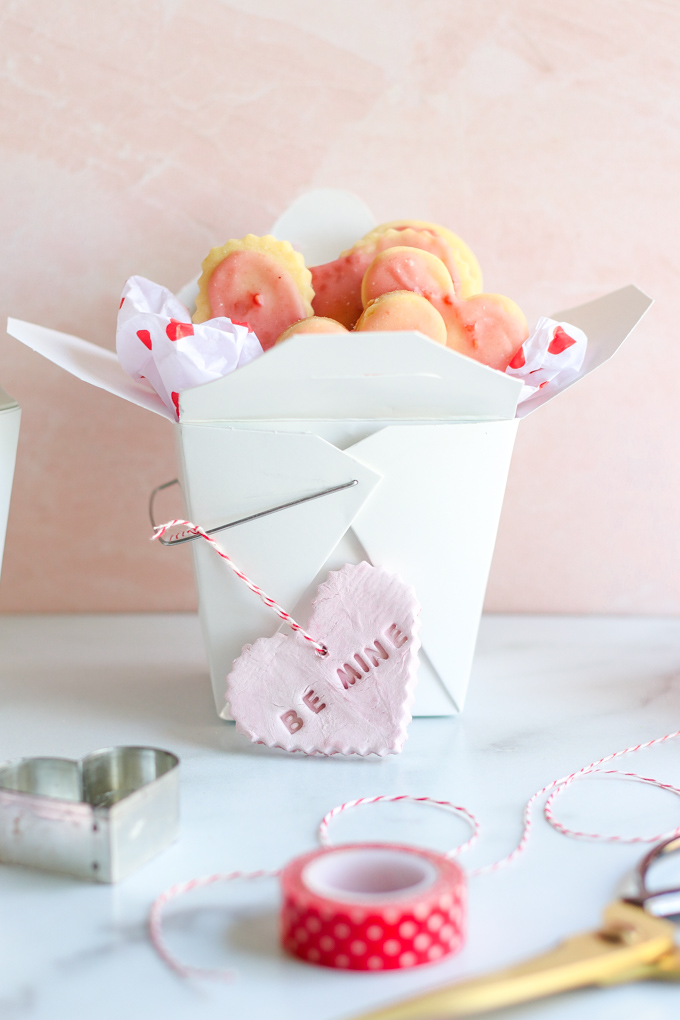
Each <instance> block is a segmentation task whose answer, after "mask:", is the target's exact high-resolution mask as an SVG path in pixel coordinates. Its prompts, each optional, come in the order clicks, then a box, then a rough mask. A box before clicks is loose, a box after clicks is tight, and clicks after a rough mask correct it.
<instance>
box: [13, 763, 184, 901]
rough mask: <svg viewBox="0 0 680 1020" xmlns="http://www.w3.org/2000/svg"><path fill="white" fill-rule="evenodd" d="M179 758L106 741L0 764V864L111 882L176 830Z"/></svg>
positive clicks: (150, 854)
mask: <svg viewBox="0 0 680 1020" xmlns="http://www.w3.org/2000/svg"><path fill="white" fill-rule="evenodd" d="M178 766H179V758H178V757H177V756H176V755H174V754H172V753H171V752H170V751H163V750H160V749H159V748H156V747H108V748H105V749H103V750H101V751H95V752H94V753H93V754H88V755H86V756H85V757H84V758H81V759H80V761H73V760H71V759H68V758H19V759H17V760H15V761H8V762H3V763H2V764H0V863H1V864H23V865H27V866H28V867H31V868H41V869H43V870H45V871H57V872H60V873H62V874H66V875H73V876H75V877H76V878H83V879H89V880H90V881H93V882H119V881H120V880H121V879H122V878H125V877H126V876H127V875H129V874H130V873H131V872H133V871H134V870H135V869H136V868H138V867H140V865H142V864H144V863H145V862H146V861H148V860H150V858H152V857H155V855H156V854H157V853H159V852H160V851H161V850H163V849H164V848H165V847H166V846H168V845H169V844H170V843H172V841H173V840H174V839H176V838H177V835H178V832H179V768H178Z"/></svg>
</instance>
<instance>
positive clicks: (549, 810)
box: [149, 521, 680, 980]
mask: <svg viewBox="0 0 680 1020" xmlns="http://www.w3.org/2000/svg"><path fill="white" fill-rule="evenodd" d="M185 523H187V522H184V521H173V522H171V524H168V525H164V527H165V528H168V527H171V526H172V524H185ZM204 537H208V538H209V536H204ZM209 540H210V541H212V540H211V539H209ZM230 565H232V566H233V564H230ZM253 590H255V591H257V589H255V588H254V589H253ZM257 593H258V594H259V591H257ZM676 737H680V730H676V731H675V732H674V733H667V734H666V735H665V736H663V737H657V738H656V739H655V740H648V741H647V742H646V743H643V744H636V745H635V746H633V747H626V748H624V749H623V750H622V751H614V753H613V754H608V755H606V756H605V757H604V758H600V759H598V761H594V762H591V763H590V765H586V766H585V767H584V768H582V769H579V770H578V772H572V773H570V774H569V775H568V776H563V777H562V778H561V779H555V780H553V782H552V783H548V785H547V786H544V787H542V789H540V790H537V791H536V793H534V794H533V795H532V796H531V797H530V798H529V800H528V801H527V803H526V805H525V807H524V813H523V821H524V824H523V829H522V835H521V837H520V840H519V843H518V844H517V846H516V847H515V849H514V850H513V851H512V852H511V853H509V854H508V855H507V857H502V858H501V859H500V860H499V861H495V862H494V863H493V864H487V865H485V866H484V867H481V868H477V869H475V870H474V871H471V872H469V873H468V874H469V877H471V878H473V877H475V876H477V875H485V874H489V873H490V872H493V871H498V870H499V869H500V868H504V867H506V866H507V865H508V864H511V863H512V862H513V861H514V860H516V859H517V857H519V855H520V854H521V853H522V852H523V851H524V850H525V848H526V846H527V843H528V842H529V838H530V835H531V829H532V824H533V820H532V811H533V808H534V805H535V804H536V801H537V800H538V799H539V798H540V797H542V796H543V795H544V794H546V793H549V794H550V796H549V797H548V799H547V800H546V802H545V805H544V808H543V812H544V815H545V818H546V820H547V821H548V823H549V824H550V825H552V826H553V828H555V829H557V831H558V832H561V833H562V834H563V835H565V836H571V837H573V838H574V839H597V840H605V841H607V842H613V843H617V842H618V843H660V842H661V841H662V840H666V839H673V838H674V837H675V836H679V835H680V825H679V826H677V827H676V828H675V829H673V830H671V831H670V832H663V833H659V834H657V835H654V836H616V835H615V836H606V835H603V834H601V833H592V832H579V831H577V830H574V829H569V828H567V826H565V825H563V824H562V823H561V822H559V821H557V819H556V818H555V817H554V814H553V806H554V802H555V798H556V797H557V796H558V795H559V794H560V793H563V792H564V790H566V789H567V787H568V786H571V784H572V783H574V782H575V781H576V780H577V779H583V778H585V777H586V776H589V775H606V776H612V775H613V776H620V777H621V778H622V779H634V780H636V781H637V782H641V783H648V784H651V785H652V786H656V787H658V788H659V789H661V790H668V791H669V792H670V793H675V794H677V795H678V796H680V789H678V788H677V787H675V786H672V785H671V784H670V783H662V782H660V781H659V780H657V779H649V778H647V777H645V776H640V775H637V773H635V772H619V771H618V770H616V769H602V768H600V766H601V765H605V764H606V763H607V762H610V761H613V759H614V758H620V757H622V755H624V754H633V753H634V752H636V751H643V750H645V748H648V747H655V746H656V745H657V744H664V743H665V742H666V741H668V740H674V739H675V738H676ZM380 801H385V802H388V801H411V802H412V803H415V804H430V805H432V806H433V807H438V808H444V809H445V810H447V811H451V812H453V813H454V814H456V815H462V816H463V817H464V818H465V819H466V820H467V822H468V823H469V825H470V827H471V829H472V834H471V836H470V837H469V839H468V840H466V842H464V843H461V844H460V846H457V847H454V848H453V849H452V850H449V851H448V853H447V855H446V856H447V857H457V856H458V855H459V854H461V853H463V852H464V851H465V850H469V849H470V847H471V846H473V844H474V843H475V842H476V840H477V838H478V836H479V833H480V828H481V827H480V824H479V821H478V820H477V818H476V817H475V815H474V814H473V813H472V812H471V811H469V810H468V809H467V808H465V807H461V806H458V805H455V804H451V803H450V802H449V801H446V800H433V799H432V798H431V797H413V796H411V795H410V794H392V795H387V794H384V795H381V796H377V797H359V798H358V799H357V800H350V801H347V802H346V803H345V804H340V805H338V806H337V807H334V808H332V809H331V810H330V811H329V812H328V813H327V814H325V815H324V817H323V818H322V819H321V822H320V823H319V828H318V836H319V842H320V843H321V845H322V846H330V845H331V842H330V838H329V835H328V828H329V825H330V823H331V822H332V821H333V819H334V818H336V817H337V816H338V815H340V814H342V813H343V812H344V811H348V810H349V809H350V808H356V807H359V806H360V805H362V804H377V803H379V802H380ZM280 874H281V871H280V870H279V871H251V872H244V871H234V872H232V873H231V874H216V875H208V876H206V877H204V878H194V879H191V880H190V881H189V882H183V883H180V884H179V885H174V886H172V888H171V889H167V890H166V891H165V892H163V893H161V895H160V896H158V898H157V899H156V900H155V901H154V904H153V906H152V908H151V913H150V916H149V932H150V936H151V941H152V943H153V945H154V947H155V949H156V951H157V953H158V954H159V956H161V958H162V959H163V960H165V962H166V963H167V964H168V966H169V967H171V968H172V970H174V971H175V972H176V973H177V974H179V975H180V976H182V977H191V976H194V977H211V978H220V979H222V980H229V979H231V978H232V977H233V973H232V972H231V971H225V970H206V969H202V968H200V967H191V966H187V965H186V964H183V963H181V962H180V961H179V960H178V959H177V958H176V957H175V956H173V954H172V953H171V952H170V950H169V949H168V947H167V944H166V942H165V939H164V938H163V928H162V914H163V909H164V908H165V906H166V905H167V904H168V903H169V902H170V901H171V900H173V899H176V898H177V897H178V896H181V895H182V894H183V893H188V892H191V891H192V890H194V889H201V888H205V887H206V886H210V885H214V884H215V883H216V882H230V881H231V880H232V879H235V878H262V877H267V878H276V877H277V876H278V875H280Z"/></svg>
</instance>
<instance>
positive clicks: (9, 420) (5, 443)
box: [0, 386, 21, 572]
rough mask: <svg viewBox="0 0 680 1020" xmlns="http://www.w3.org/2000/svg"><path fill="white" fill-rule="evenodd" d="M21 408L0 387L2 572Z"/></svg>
mask: <svg viewBox="0 0 680 1020" xmlns="http://www.w3.org/2000/svg"><path fill="white" fill-rule="evenodd" d="M20 421H21V408H20V407H19V405H18V404H17V402H16V400H13V399H12V397H10V395H9V393H5V391H4V390H3V388H2V386H0V572H2V555H3V552H4V548H5V534H6V532H7V517H8V515H9V503H10V499H11V496H12V480H13V478H14V464H15V461H16V455H17V444H18V442H19V423H20Z"/></svg>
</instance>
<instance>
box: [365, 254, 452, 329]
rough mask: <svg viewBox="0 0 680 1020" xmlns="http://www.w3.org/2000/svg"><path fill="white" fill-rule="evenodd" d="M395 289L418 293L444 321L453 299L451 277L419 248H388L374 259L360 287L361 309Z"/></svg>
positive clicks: (440, 261) (434, 259)
mask: <svg viewBox="0 0 680 1020" xmlns="http://www.w3.org/2000/svg"><path fill="white" fill-rule="evenodd" d="M396 290H410V291H412V292H413V293H414V294H420V295H421V296H422V297H424V298H426V299H427V300H428V301H429V302H430V304H431V305H433V306H434V307H435V308H436V309H437V311H438V312H439V314H440V315H441V316H442V317H443V318H444V320H446V316H447V312H448V311H449V309H450V308H451V307H452V306H453V304H454V302H455V300H456V292H455V290H454V286H453V280H452V279H451V274H450V273H449V271H448V269H447V268H446V266H445V265H444V263H443V262H442V260H441V259H438V258H437V256H436V255H431V254H430V252H428V251H423V250H422V249H420V248H408V247H404V246H399V247H397V248H388V249H387V251H384V252H381V253H380V255H377V256H376V257H375V258H374V259H373V261H372V262H371V264H370V266H369V267H368V269H367V270H366V272H365V274H364V279H363V281H362V284H361V300H362V302H363V305H364V308H366V307H367V305H368V304H369V303H370V302H371V301H375V299H376V298H378V297H381V295H383V294H389V293H391V292H392V291H396Z"/></svg>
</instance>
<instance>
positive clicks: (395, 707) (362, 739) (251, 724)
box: [153, 520, 420, 756]
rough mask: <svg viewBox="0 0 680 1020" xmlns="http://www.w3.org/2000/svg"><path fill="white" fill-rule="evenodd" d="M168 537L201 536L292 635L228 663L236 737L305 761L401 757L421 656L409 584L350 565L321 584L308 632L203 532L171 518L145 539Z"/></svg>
mask: <svg viewBox="0 0 680 1020" xmlns="http://www.w3.org/2000/svg"><path fill="white" fill-rule="evenodd" d="M166 532H171V533H174V532H177V533H181V534H183V535H186V534H188V533H193V534H195V535H197V536H200V537H201V538H204V539H205V540H206V541H207V542H209V543H210V545H212V547H213V549H214V550H215V552H216V553H217V554H218V555H219V556H221V557H222V559H223V560H225V562H226V563H227V564H228V565H229V566H230V567H231V569H232V570H233V571H234V573H235V574H236V575H237V576H238V577H240V578H241V580H242V581H243V582H244V583H245V584H246V585H247V586H248V587H249V588H250V590H251V591H253V592H254V593H255V594H256V595H258V596H259V598H261V599H262V601H263V602H264V603H265V605H267V606H270V607H271V608H272V609H274V611H275V612H276V613H277V614H278V615H279V617H280V618H281V619H282V620H284V622H286V623H287V624H288V625H289V626H290V627H291V629H292V630H293V632H294V633H293V634H292V635H290V634H284V633H283V632H281V631H278V632H277V633H276V634H274V635H272V636H271V637H268V638H259V639H258V640H257V641H255V642H254V643H253V644H251V645H245V646H244V647H243V649H242V651H241V654H240V656H239V657H238V659H236V661H235V662H234V664H233V666H232V669H231V672H230V673H229V675H228V677H227V699H228V701H229V705H230V709H231V713H232V715H233V717H234V720H235V722H236V728H237V729H238V730H239V732H241V733H243V734H245V735H246V736H247V737H249V738H250V739H251V740H252V741H253V742H254V743H260V744H266V745H267V746H268V747H280V748H283V749H284V750H286V751H302V752H304V753H305V754H327V755H330V754H358V755H368V754H377V755H381V756H382V755H385V754H396V753H398V752H399V751H401V749H402V747H403V744H404V741H405V740H406V734H407V729H408V725H409V723H410V721H411V706H412V705H413V698H414V693H415V685H416V680H417V670H418V651H419V649H420V637H419V633H420V619H419V613H420V606H419V604H418V601H417V599H416V596H415V592H414V590H413V588H412V587H411V586H410V585H407V584H405V583H404V582H403V581H402V580H401V579H400V578H399V577H397V576H396V575H394V574H390V573H388V572H387V571H386V570H383V569H382V567H374V566H371V564H369V563H365V562H364V563H358V564H352V563H348V564H346V565H345V566H344V567H342V569H341V570H335V571H331V573H330V574H329V576H328V578H327V579H326V581H324V582H323V584H321V585H319V588H318V589H317V592H316V595H315V597H314V600H313V602H312V611H311V614H310V617H309V621H308V624H307V626H308V628H309V633H308V632H307V631H306V630H305V629H303V628H302V627H301V626H300V624H299V623H296V621H295V620H293V618H292V617H291V616H290V614H289V613H287V612H286V611H285V610H284V609H282V608H281V606H279V605H278V603H276V602H275V601H274V600H273V599H272V598H270V597H269V596H268V595H266V594H265V593H264V592H263V591H262V590H261V589H260V588H258V586H257V585H256V584H254V583H253V581H251V580H250V578H248V577H247V576H246V575H245V574H243V573H242V571H240V570H238V568H237V567H236V566H235V565H234V563H233V562H232V561H231V559H230V557H229V556H228V555H227V554H226V552H225V551H224V550H223V549H222V548H221V546H220V545H219V543H218V542H216V541H215V539H214V538H213V537H212V536H211V535H209V534H208V533H207V532H206V531H204V530H203V529H202V528H200V527H198V526H197V525H195V524H192V523H191V522H190V521H180V520H175V521H170V522H168V523H167V524H162V525H159V526H158V527H157V528H156V529H155V534H154V536H153V537H154V538H160V537H161V536H162V535H164V534H166ZM312 634H318V635H323V641H320V640H318V638H314V637H312ZM309 645H311V646H312V649H310V647H309ZM310 653H311V654H310ZM314 653H315V654H314Z"/></svg>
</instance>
